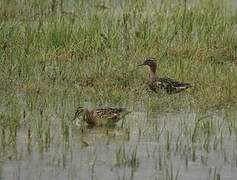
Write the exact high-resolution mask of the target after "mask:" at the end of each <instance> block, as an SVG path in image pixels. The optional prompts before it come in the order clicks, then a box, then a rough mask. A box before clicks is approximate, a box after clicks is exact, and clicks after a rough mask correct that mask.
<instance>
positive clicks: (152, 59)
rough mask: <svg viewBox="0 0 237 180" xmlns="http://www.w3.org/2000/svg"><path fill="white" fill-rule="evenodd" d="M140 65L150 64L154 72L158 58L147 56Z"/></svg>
mask: <svg viewBox="0 0 237 180" xmlns="http://www.w3.org/2000/svg"><path fill="white" fill-rule="evenodd" d="M138 66H149V67H150V70H151V72H152V73H153V74H155V72H156V66H157V65H156V60H155V58H151V57H149V58H147V59H146V60H145V61H144V62H143V63H142V64H139V65H138Z"/></svg>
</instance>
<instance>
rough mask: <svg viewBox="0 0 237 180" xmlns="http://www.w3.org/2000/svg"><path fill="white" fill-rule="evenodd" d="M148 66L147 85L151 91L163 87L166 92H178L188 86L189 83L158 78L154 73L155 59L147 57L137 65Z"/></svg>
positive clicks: (156, 90) (189, 85)
mask: <svg viewBox="0 0 237 180" xmlns="http://www.w3.org/2000/svg"><path fill="white" fill-rule="evenodd" d="M145 65H147V66H149V67H150V82H149V87H150V89H151V90H152V91H154V92H158V90H159V89H164V90H165V91H166V92H167V93H168V94H173V93H178V92H180V91H183V90H185V89H187V88H189V87H191V84H189V83H182V82H178V81H175V80H173V79H170V78H158V77H157V75H156V66H157V65H156V61H155V59H154V58H147V59H146V61H145V62H144V63H142V64H140V65H138V66H145Z"/></svg>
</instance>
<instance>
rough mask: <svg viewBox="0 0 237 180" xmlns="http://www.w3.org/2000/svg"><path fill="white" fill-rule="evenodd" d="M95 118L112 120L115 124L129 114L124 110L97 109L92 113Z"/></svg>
mask: <svg viewBox="0 0 237 180" xmlns="http://www.w3.org/2000/svg"><path fill="white" fill-rule="evenodd" d="M94 113H95V114H96V116H97V118H104V119H112V120H113V121H114V122H117V121H118V120H120V119H121V118H122V117H124V116H125V115H126V114H128V113H129V111H127V109H125V108H111V107H108V108H98V109H96V110H95V111H94Z"/></svg>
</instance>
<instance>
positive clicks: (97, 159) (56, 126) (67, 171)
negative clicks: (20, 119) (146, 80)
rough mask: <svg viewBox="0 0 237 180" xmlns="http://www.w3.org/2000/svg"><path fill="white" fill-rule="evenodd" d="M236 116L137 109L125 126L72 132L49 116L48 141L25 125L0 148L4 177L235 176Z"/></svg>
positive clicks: (0, 176)
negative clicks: (34, 134) (13, 143)
mask: <svg viewBox="0 0 237 180" xmlns="http://www.w3.org/2000/svg"><path fill="white" fill-rule="evenodd" d="M236 117H237V113H236V112H233V111H228V110H225V111H224V110H223V111H219V112H209V113H205V114H203V113H195V112H176V113H161V112H152V113H151V112H150V113H148V112H145V111H143V112H141V111H137V112H132V113H131V114H129V115H128V116H127V118H126V119H125V122H124V125H123V126H124V127H123V128H121V127H120V126H121V123H119V124H118V125H117V126H116V127H115V128H113V129H111V128H110V129H107V128H92V129H87V128H85V129H83V130H82V128H80V127H75V125H73V124H71V123H69V126H68V135H67V134H66V133H65V132H64V130H63V126H62V120H61V119H60V118H58V117H56V116H50V118H49V120H48V121H50V122H51V123H50V140H49V142H48V143H44V142H43V141H44V140H42V142H41V139H40V138H39V137H32V138H30V139H31V140H29V138H28V135H27V134H28V128H27V127H26V126H23V127H20V129H19V131H18V132H17V139H16V144H15V145H12V146H9V147H6V148H5V149H4V150H3V149H2V148H1V161H0V179H24V180H27V179H108V180H111V179H182V180H189V179H193V180H196V179H197V180H202V179H203V180H206V179H218V178H220V179H225V180H232V179H233V180H234V179H236V177H237V150H236V147H237V137H236V133H237V131H236V127H237V126H236V123H235V119H236ZM195 124H196V128H195ZM194 132H195V133H194ZM65 134H66V135H65ZM194 134H195V135H194ZM32 136H33V135H32ZM42 139H44V137H43V138H42Z"/></svg>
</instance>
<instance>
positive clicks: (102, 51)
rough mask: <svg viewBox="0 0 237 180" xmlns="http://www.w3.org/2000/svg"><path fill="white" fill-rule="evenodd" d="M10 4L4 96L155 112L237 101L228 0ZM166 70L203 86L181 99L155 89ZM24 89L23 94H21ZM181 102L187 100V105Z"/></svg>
mask: <svg viewBox="0 0 237 180" xmlns="http://www.w3.org/2000/svg"><path fill="white" fill-rule="evenodd" d="M161 2H162V3H161V4H159V3H157V4H152V3H151V2H147V1H144V0H139V1H130V2H127V1H121V3H118V1H109V2H106V3H105V5H106V6H107V7H108V8H103V7H102V6H100V2H99V1H98V2H94V3H91V2H89V1H80V2H74V3H73V6H72V4H70V3H67V2H66V1H65V2H64V1H41V2H36V1H33V0H32V1H29V2H28V3H23V2H15V1H6V0H4V1H2V2H1V9H0V14H1V16H0V17H1V24H0V44H1V47H0V54H1V56H0V68H1V69H0V83H1V89H0V90H1V94H6V91H7V93H8V94H9V93H10V94H11V95H13V96H17V92H19V93H23V94H27V95H28V96H31V98H32V99H31V98H30V99H31V101H32V103H34V101H35V100H36V99H37V98H42V97H45V98H46V99H47V97H50V96H52V95H54V96H55V95H57V96H59V97H62V98H67V97H68V96H74V97H75V104H77V103H79V102H84V101H92V102H94V103H96V104H98V105H106V104H127V103H131V102H139V101H144V102H145V104H146V105H148V107H150V108H155V109H156V110H157V109H163V110H164V109H165V110H167V109H171V110H172V109H183V108H190V107H191V108H198V109H209V108H220V107H228V106H229V105H232V104H235V103H236V99H237V91H236V88H237V67H236V65H235V64H234V62H235V61H236V58H237V54H236V52H237V51H236V50H237V38H236V37H237V36H236V35H237V31H236V14H234V13H231V12H230V11H229V4H228V3H227V1H225V0H214V1H213V0H208V1H204V0H201V1H198V2H193V3H190V2H189V1H186V0H183V1H181V0H180V1H178V2H177V1H172V0H169V1H161ZM148 56H152V57H155V58H157V59H158V65H159V67H158V74H159V75H160V76H168V77H171V78H174V79H177V80H181V81H187V82H190V83H192V84H193V86H194V87H193V88H191V89H190V90H188V91H187V92H184V93H181V94H180V95H172V96H169V95H155V94H151V95H150V93H149V92H148V91H147V84H146V81H147V72H148V71H147V69H146V68H137V66H136V65H137V64H138V63H140V62H142V61H143V60H144V58H145V57H148ZM16 91H17V92H16ZM180 102H181V103H180Z"/></svg>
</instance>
